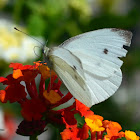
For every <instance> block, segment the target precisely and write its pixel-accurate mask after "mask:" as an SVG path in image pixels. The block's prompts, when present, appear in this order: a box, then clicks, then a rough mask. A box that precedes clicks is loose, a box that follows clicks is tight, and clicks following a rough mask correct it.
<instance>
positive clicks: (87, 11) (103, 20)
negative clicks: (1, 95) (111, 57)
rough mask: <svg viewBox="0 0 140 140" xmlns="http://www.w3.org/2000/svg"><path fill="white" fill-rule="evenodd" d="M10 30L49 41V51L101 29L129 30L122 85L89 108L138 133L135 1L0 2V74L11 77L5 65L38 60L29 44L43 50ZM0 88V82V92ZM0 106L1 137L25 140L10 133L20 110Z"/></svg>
mask: <svg viewBox="0 0 140 140" xmlns="http://www.w3.org/2000/svg"><path fill="white" fill-rule="evenodd" d="M14 27H17V28H19V29H20V30H22V31H24V32H26V33H28V34H29V35H31V36H32V37H34V38H36V39H38V40H39V41H40V42H42V43H43V44H44V43H45V42H46V41H48V42H47V46H48V47H51V46H57V45H59V44H60V43H62V42H63V41H65V40H66V39H68V38H70V37H72V36H75V35H78V34H81V33H84V32H88V31H92V30H96V29H100V28H112V27H115V28H122V29H127V30H130V31H132V32H133V39H132V45H131V47H130V49H129V53H128V54H127V57H126V58H123V61H124V65H123V66H122V71H123V82H122V85H121V87H120V88H119V90H118V91H117V92H116V93H115V94H114V95H113V96H112V97H111V98H109V99H108V100H106V101H105V102H103V103H100V104H97V105H94V106H93V107H92V110H93V111H94V112H95V114H98V115H101V116H103V117H104V119H107V120H112V121H116V122H118V123H120V124H121V126H122V127H123V130H125V129H127V130H133V131H135V132H137V134H138V135H140V1H139V0H27V1H25V0H0V76H6V75H7V74H9V73H11V71H10V70H9V67H8V65H9V64H10V62H21V63H23V64H33V62H34V61H37V60H40V59H41V60H42V58H39V57H38V55H41V48H37V47H36V49H35V52H34V46H40V47H42V44H40V43H39V42H36V41H35V40H33V39H32V38H30V37H28V36H26V35H24V34H22V33H20V32H17V31H15V30H14ZM36 54H37V55H36ZM3 88H4V87H3V86H2V84H0V89H3ZM0 106H1V109H0V110H1V115H0V119H2V120H0V121H3V122H7V118H9V119H8V120H10V125H6V126H5V127H7V129H9V131H7V133H6V134H4V133H0V139H2V140H10V139H11V140H16V139H17V140H18V139H23V140H26V139H29V138H28V137H23V136H17V135H16V134H15V129H16V127H17V126H18V124H19V122H20V120H21V115H20V106H19V105H18V104H16V103H14V104H8V103H7V104H0ZM2 116H3V117H2ZM7 116H8V117H7ZM6 124H9V123H6ZM9 126H10V128H9ZM11 126H12V128H11ZM50 133H51V132H45V134H43V135H42V136H39V140H46V139H47V137H49V134H50ZM48 139H50V138H48ZM48 139H47V140H48ZM50 140H51V139H50Z"/></svg>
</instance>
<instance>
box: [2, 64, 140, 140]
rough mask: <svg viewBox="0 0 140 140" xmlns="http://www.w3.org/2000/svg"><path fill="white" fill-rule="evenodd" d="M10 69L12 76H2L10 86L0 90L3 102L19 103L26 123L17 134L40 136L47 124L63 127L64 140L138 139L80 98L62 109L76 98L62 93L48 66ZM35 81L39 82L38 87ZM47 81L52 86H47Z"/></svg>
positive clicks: (22, 123) (17, 66)
mask: <svg viewBox="0 0 140 140" xmlns="http://www.w3.org/2000/svg"><path fill="white" fill-rule="evenodd" d="M9 67H10V68H12V69H13V73H12V74H9V75H8V76H7V77H0V83H2V84H3V85H7V86H6V88H5V89H1V90H0V101H1V102H2V103H7V102H8V101H9V102H10V103H14V102H17V103H19V104H20V106H21V115H22V117H23V121H22V122H21V123H20V125H19V126H18V129H17V131H16V132H17V133H18V134H20V135H23V136H30V137H32V136H38V135H40V134H41V133H43V132H44V131H47V129H46V126H47V125H48V124H52V125H55V126H56V125H59V126H62V130H61V132H60V135H61V138H62V140H86V139H91V140H117V139H118V138H119V139H121V138H126V139H127V140H131V139H132V137H135V139H132V140H138V139H139V136H137V135H136V134H135V133H134V132H133V131H125V132H123V131H121V130H122V127H121V126H120V124H118V123H117V122H113V121H108V120H104V118H103V117H102V116H100V115H96V114H94V112H93V111H91V110H90V108H89V107H87V106H85V105H84V104H82V103H81V102H80V101H78V100H77V99H75V102H74V103H72V104H71V105H70V106H65V107H64V108H59V106H61V105H63V104H65V103H67V102H69V101H70V100H71V99H72V98H73V96H72V95H71V93H70V92H68V93H67V94H63V92H62V91H61V90H60V87H61V85H62V82H61V80H60V79H59V78H58V77H57V75H56V74H55V72H54V71H52V70H50V68H48V67H47V65H46V64H45V65H44V64H43V63H40V62H36V63H35V64H34V65H22V64H20V63H11V64H10V65H9ZM36 79H38V81H39V85H38V86H37V84H36ZM48 80H49V83H48V82H47V83H48V84H46V81H48ZM56 108H57V109H56ZM77 116H78V117H77ZM79 120H81V121H82V122H81V121H79Z"/></svg>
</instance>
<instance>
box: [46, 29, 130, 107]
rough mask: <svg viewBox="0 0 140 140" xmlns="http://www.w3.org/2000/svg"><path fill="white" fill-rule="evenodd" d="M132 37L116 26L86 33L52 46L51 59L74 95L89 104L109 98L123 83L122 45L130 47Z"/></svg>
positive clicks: (123, 53)
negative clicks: (54, 46)
mask: <svg viewBox="0 0 140 140" xmlns="http://www.w3.org/2000/svg"><path fill="white" fill-rule="evenodd" d="M131 38H132V33H131V32H129V31H125V30H120V29H115V28H112V29H101V30H96V31H91V32H87V33H84V34H81V35H78V36H75V37H72V38H70V39H68V40H66V41H65V42H64V43H62V44H61V45H60V46H58V47H56V48H53V49H52V50H51V52H50V54H49V57H50V58H51V59H50V61H51V62H52V63H53V65H54V67H53V68H54V70H55V71H56V73H57V74H58V75H59V77H60V78H61V79H62V81H63V82H64V84H65V85H66V87H67V88H68V90H69V91H70V92H71V93H72V94H73V96H74V97H75V98H77V99H78V100H80V101H81V102H82V103H84V104H85V105H87V106H89V107H90V106H92V105H94V104H97V103H99V102H102V101H104V100H105V99H107V98H109V97H110V96H111V95H112V94H114V93H115V91H116V90H117V89H118V87H119V86H120V84H121V81H122V72H121V70H120V67H121V66H122V63H123V62H122V61H121V60H120V59H119V57H124V56H126V53H127V50H125V49H124V48H123V45H125V46H129V45H130V43H131ZM56 57H57V59H56ZM61 63H63V65H62V64H61ZM70 69H71V70H70ZM74 75H76V76H77V77H78V79H77V78H76V77H74ZM79 79H82V80H83V81H82V82H81V83H82V84H81V83H79V81H80V80H79ZM73 83H74V85H76V84H78V88H76V86H74V85H73ZM83 86H84V88H83Z"/></svg>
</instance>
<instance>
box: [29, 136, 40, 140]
mask: <svg viewBox="0 0 140 140" xmlns="http://www.w3.org/2000/svg"><path fill="white" fill-rule="evenodd" d="M29 140H38V138H37V135H33V136H30V139H29Z"/></svg>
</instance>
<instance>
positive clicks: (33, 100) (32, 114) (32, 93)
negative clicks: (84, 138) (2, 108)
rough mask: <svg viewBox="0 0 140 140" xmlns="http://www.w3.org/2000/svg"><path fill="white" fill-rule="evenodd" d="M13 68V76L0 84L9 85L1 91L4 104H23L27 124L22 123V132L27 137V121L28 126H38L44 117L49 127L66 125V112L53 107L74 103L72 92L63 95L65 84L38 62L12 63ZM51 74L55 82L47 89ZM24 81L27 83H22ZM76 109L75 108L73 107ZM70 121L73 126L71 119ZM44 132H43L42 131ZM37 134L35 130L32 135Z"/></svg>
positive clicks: (0, 80)
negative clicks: (36, 81)
mask: <svg viewBox="0 0 140 140" xmlns="http://www.w3.org/2000/svg"><path fill="white" fill-rule="evenodd" d="M9 67H11V68H13V74H10V75H8V76H7V77H6V78H4V77H0V82H1V83H3V84H4V85H7V87H6V88H5V90H0V101H1V102H3V103H6V102H7V101H10V103H13V102H18V103H19V104H20V105H21V114H22V116H23V118H24V119H25V121H24V123H21V124H20V127H19V129H18V132H19V133H20V134H25V132H26V128H25V127H24V125H25V124H27V121H28V124H30V125H34V123H36V122H35V121H42V118H44V121H45V125H46V124H48V123H55V124H56V123H57V124H63V123H64V122H63V118H62V112H64V111H65V109H62V110H58V111H55V110H53V108H54V107H57V106H59V105H61V104H63V103H65V102H67V101H68V100H70V99H71V98H72V95H71V94H70V93H68V94H67V95H66V96H64V95H63V94H62V93H61V91H60V86H61V84H62V82H61V81H60V80H59V79H58V78H57V76H56V74H55V73H54V72H50V69H49V68H48V67H47V66H45V65H41V64H40V63H35V65H33V66H31V65H25V66H24V65H22V64H20V63H11V64H10V66H9ZM50 74H51V81H50V83H49V85H48V88H47V89H45V80H46V78H49V77H50ZM37 75H41V79H40V84H39V92H38V91H37V87H36V83H35V78H36V76H37ZM21 81H22V83H23V82H24V84H21ZM56 81H57V82H56ZM27 95H29V96H27ZM28 97H29V98H28ZM72 108H74V106H71V109H72ZM67 109H68V108H67ZM69 114H70V113H69ZM64 116H65V113H64ZM73 119H74V115H73ZM66 120H68V123H70V122H69V121H70V119H66ZM29 121H30V123H29ZM25 122H26V123H25ZM22 125H23V127H22ZM43 126H44V125H43ZM24 129H25V130H24ZM29 131H30V129H29ZM41 131H42V132H43V130H42V129H41ZM22 132H23V133H22ZM35 132H36V131H31V132H28V134H29V135H30V133H32V134H33V133H35ZM26 134H27V132H26Z"/></svg>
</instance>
